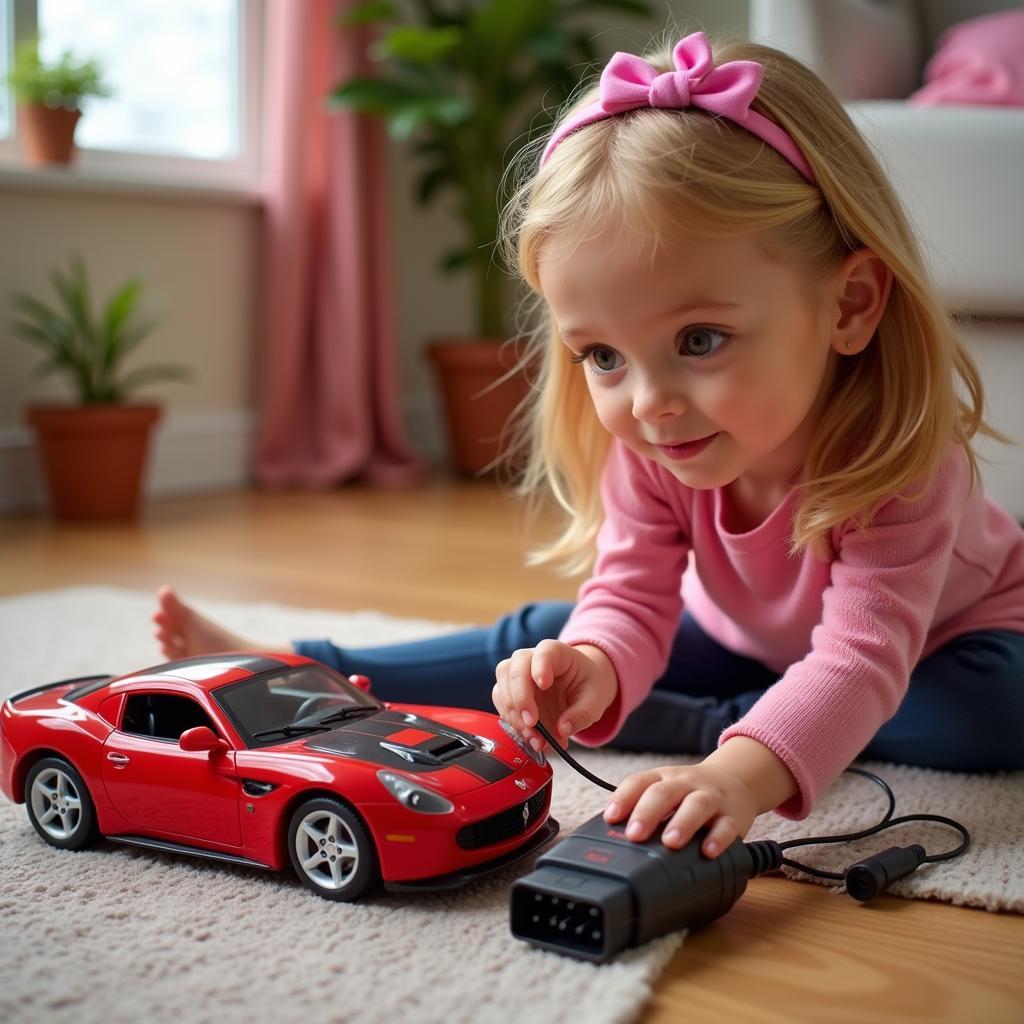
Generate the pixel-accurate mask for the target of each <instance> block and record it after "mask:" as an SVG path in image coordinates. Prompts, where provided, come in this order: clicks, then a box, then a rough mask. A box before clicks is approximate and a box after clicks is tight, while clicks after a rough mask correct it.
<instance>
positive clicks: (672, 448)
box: [658, 432, 718, 459]
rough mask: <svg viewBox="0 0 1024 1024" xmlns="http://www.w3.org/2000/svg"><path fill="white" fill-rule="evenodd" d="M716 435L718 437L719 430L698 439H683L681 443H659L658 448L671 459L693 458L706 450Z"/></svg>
mask: <svg viewBox="0 0 1024 1024" xmlns="http://www.w3.org/2000/svg"><path fill="white" fill-rule="evenodd" d="M716 437H718V433H717V432H716V433H714V434H708V436H707V437H701V438H698V440H696V441H683V442H682V443H681V444H659V445H658V450H659V451H661V452H662V453H663V454H665V455H667V456H668V457H669V458H670V459H692V458H693V457H694V456H695V455H699V454H700V453H701V452H702V451H704V449H705V448H707V446H708V445H709V444H711V442H712V441H714V439H715V438H716Z"/></svg>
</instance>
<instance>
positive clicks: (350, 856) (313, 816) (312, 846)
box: [295, 811, 359, 889]
mask: <svg viewBox="0 0 1024 1024" xmlns="http://www.w3.org/2000/svg"><path fill="white" fill-rule="evenodd" d="M295 852H296V854H298V858H299V863H300V864H301V865H302V870H303V871H305V872H306V874H307V875H308V876H309V878H310V879H311V880H312V881H313V882H315V883H316V884H317V885H318V886H320V887H321V888H323V889H342V888H344V887H345V886H346V885H348V883H349V882H351V881H352V878H353V876H354V875H355V873H356V871H357V869H358V868H359V847H358V846H357V845H356V840H355V836H353V835H352V831H351V829H350V828H349V827H348V825H346V824H345V822H344V820H343V819H342V818H340V817H339V816H338V815H337V814H335V813H334V812H333V811H311V812H310V813H309V814H307V815H306V816H305V817H304V818H303V819H302V821H300V822H299V827H298V830H297V831H296V833H295Z"/></svg>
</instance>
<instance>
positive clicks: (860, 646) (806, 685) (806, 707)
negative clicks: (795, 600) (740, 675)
mask: <svg viewBox="0 0 1024 1024" xmlns="http://www.w3.org/2000/svg"><path fill="white" fill-rule="evenodd" d="M953 465H954V464H951V465H949V466H947V470H948V471H946V472H943V473H941V474H940V475H939V476H938V477H937V479H936V481H935V483H934V484H933V486H932V487H931V489H930V490H929V491H928V492H927V493H926V494H925V495H924V496H923V497H922V498H920V500H918V501H914V502H908V501H904V500H901V499H900V498H898V497H897V498H893V499H891V500H889V501H887V502H886V503H884V504H883V505H882V506H881V507H880V508H879V509H878V511H877V512H876V514H875V515H874V516H873V517H872V519H871V521H870V523H869V524H868V525H867V526H866V527H865V528H864V529H863V530H861V529H857V528H856V527H850V528H848V529H844V530H839V531H835V532H834V533H833V538H832V539H833V545H834V547H835V548H836V558H835V560H834V561H833V563H832V565H831V577H830V580H829V583H828V585H827V586H826V588H825V590H824V592H823V594H822V609H821V618H820V621H819V623H818V624H817V625H816V626H815V628H814V629H813V631H812V633H811V646H810V650H809V652H808V654H807V655H806V656H805V657H804V658H802V659H801V660H800V661H797V662H796V663H794V664H793V665H791V666H790V667H789V669H788V670H787V671H786V672H785V674H784V675H783V676H782V678H781V679H779V681H778V682H777V683H775V684H774V685H773V686H772V687H770V688H769V689H768V691H767V692H766V693H765V694H764V696H763V697H761V699H760V700H758V702H757V703H756V704H755V705H754V706H753V707H752V708H751V709H750V711H749V712H748V713H747V714H746V715H745V716H744V717H743V718H742V719H740V721H738V722H736V723H735V724H734V725H732V726H730V727H729V728H727V729H726V730H725V731H724V732H723V733H722V735H721V736H720V737H719V744H720V745H721V744H722V743H726V742H728V740H729V739H730V738H731V737H733V736H750V737H752V738H753V739H755V740H758V741H759V742H761V743H763V744H764V745H765V746H767V747H769V748H770V749H771V750H772V751H774V753H775V754H776V755H777V756H778V757H779V758H781V760H782V761H783V762H785V764H786V765H787V767H788V768H789V770H790V771H791V772H792V774H793V777H794V778H795V780H796V782H797V785H798V787H799V792H798V793H797V795H796V796H794V797H793V798H791V799H790V800H788V801H786V803H785V804H783V805H782V806H781V807H779V808H777V809H776V810H777V811H778V813H780V814H782V815H783V816H785V817H789V818H803V817H806V815H807V814H808V813H809V812H810V809H811V807H812V806H813V805H814V803H815V801H816V800H817V798H818V797H819V796H820V794H821V793H822V792H823V791H824V790H825V789H826V788H827V787H828V786H829V785H830V784H831V783H832V782H833V781H834V780H835V779H836V778H837V777H838V776H839V774H840V773H841V772H842V771H843V769H844V768H845V767H846V766H847V765H848V764H849V763H850V762H851V761H853V760H854V759H855V758H856V757H857V755H858V754H859V753H860V751H861V750H863V748H864V747H865V746H866V745H867V744H868V742H869V741H870V740H871V738H872V736H873V735H874V734H875V733H876V732H877V731H878V729H879V727H880V726H881V725H882V724H883V723H884V722H885V721H886V720H888V719H889V718H891V717H892V716H893V714H895V712H896V709H897V708H898V706H899V704H900V701H901V700H902V699H903V696H904V694H905V692H906V688H907V684H908V680H909V678H910V673H911V671H912V669H913V668H914V666H915V665H916V664H917V662H918V660H919V658H920V656H921V653H922V650H923V648H924V645H925V641H926V638H927V636H928V630H929V626H930V624H931V622H932V620H933V617H934V614H935V610H936V606H937V604H938V602H939V599H940V596H941V595H942V592H943V586H944V584H945V582H946V580H947V577H948V574H949V570H950V562H951V560H952V557H953V552H954V546H955V544H956V541H957V534H958V530H959V528H960V523H961V516H962V511H963V506H964V499H965V496H966V491H967V486H966V468H965V463H964V462H959V463H956V464H955V468H953Z"/></svg>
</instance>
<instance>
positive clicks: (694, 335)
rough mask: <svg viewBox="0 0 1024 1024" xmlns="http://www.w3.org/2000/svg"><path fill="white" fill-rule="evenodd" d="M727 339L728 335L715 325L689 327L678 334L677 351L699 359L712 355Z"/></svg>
mask: <svg viewBox="0 0 1024 1024" xmlns="http://www.w3.org/2000/svg"><path fill="white" fill-rule="evenodd" d="M728 340H729V335H728V334H726V333H725V331H720V330H718V329H717V328H715V327H691V328H689V329H688V330H685V331H683V332H682V333H681V334H680V335H679V352H680V354H681V355H684V356H693V357H694V358H696V359H700V358H701V357H702V356H710V355H714V353H715V352H717V351H718V350H719V349H720V348H721V347H722V346H723V345H724V344H725V343H726V342H727V341H728Z"/></svg>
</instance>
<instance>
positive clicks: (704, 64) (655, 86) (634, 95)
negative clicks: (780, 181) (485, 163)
mask: <svg viewBox="0 0 1024 1024" xmlns="http://www.w3.org/2000/svg"><path fill="white" fill-rule="evenodd" d="M672 60H673V61H674V62H675V65H676V70H675V71H666V72H664V73H663V74H659V73H658V72H657V71H656V70H655V69H654V68H652V67H651V65H650V64H648V63H647V61H645V60H643V59H642V58H640V57H637V56H634V55H633V54H631V53H621V52H620V53H616V54H615V55H614V56H613V57H612V59H611V60H610V61H608V64H607V65H606V66H605V69H604V71H603V72H601V87H600V96H601V98H600V99H599V100H598V101H597V102H596V103H591V104H590V105H589V106H586V107H584V108H583V109H582V110H579V111H577V112H576V113H575V114H574V115H572V116H571V117H569V118H568V119H567V120H566V121H564V122H563V123H562V124H560V125H559V126H558V128H556V129H555V132H554V134H553V135H552V136H551V138H550V139H549V140H548V144H547V146H546V147H545V149H544V154H543V156H541V158H540V162H541V166H543V165H544V164H545V163H546V162H547V159H548V157H549V156H551V154H552V153H553V152H554V151H555V148H556V147H557V146H558V144H559V143H560V142H561V141H562V139H564V138H566V136H568V135H571V134H572V133H573V132H574V131H576V130H578V129H579V128H583V127H585V126H586V125H588V124H593V123H594V122H595V121H603V120H604V119H605V118H607V117H614V116H615V115H616V114H622V113H625V112H626V111H627V110H636V109H637V108H638V107H663V108H670V109H675V110H683V109H685V108H686V107H700V108H701V109H703V110H706V111H708V113H710V114H717V115H718V116H719V117H726V118H728V119H729V120H730V121H734V122H735V123H736V124H738V125H740V126H741V127H743V128H746V130H747V131H748V132H750V133H751V134H753V135H756V136H757V137H758V138H760V139H761V140H762V141H764V142H767V143H768V145H769V146H771V147H772V148H773V149H775V150H777V151H778V152H779V153H781V154H782V156H784V157H785V158H786V159H787V160H788V161H789V162H790V163H791V164H792V165H793V166H794V167H795V168H796V169H797V170H798V171H799V172H800V173H801V174H802V175H803V176H804V177H805V178H806V179H807V180H808V181H809V182H810V183H811V184H812V185H813V184H814V183H815V178H814V172H813V171H812V170H811V168H810V165H809V164H808V163H807V160H806V158H805V157H804V155H803V153H801V152H800V148H799V147H798V146H797V144H796V143H795V142H794V141H793V139H792V138H791V137H790V136H789V133H788V132H787V131H786V130H785V129H784V128H782V127H781V126H780V125H778V124H776V123H775V122H774V121H769V120H768V118H766V117H764V116H762V115H761V114H759V113H758V112H757V111H756V110H751V109H750V104H751V102H752V101H753V99H754V97H755V96H756V95H757V91H758V89H760V87H761V79H762V78H763V77H764V68H763V67H762V66H761V65H760V64H758V63H757V62H756V61H752V60H734V61H730V62H729V63H728V64H719V66H718V67H715V66H714V57H713V55H712V53H711V45H710V44H709V43H708V40H707V36H705V35H704V33H703V32H694V33H692V34H691V35H688V36H686V37H685V38H683V39H680V40H679V42H678V43H676V45H675V49H674V50H673V51H672Z"/></svg>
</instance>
